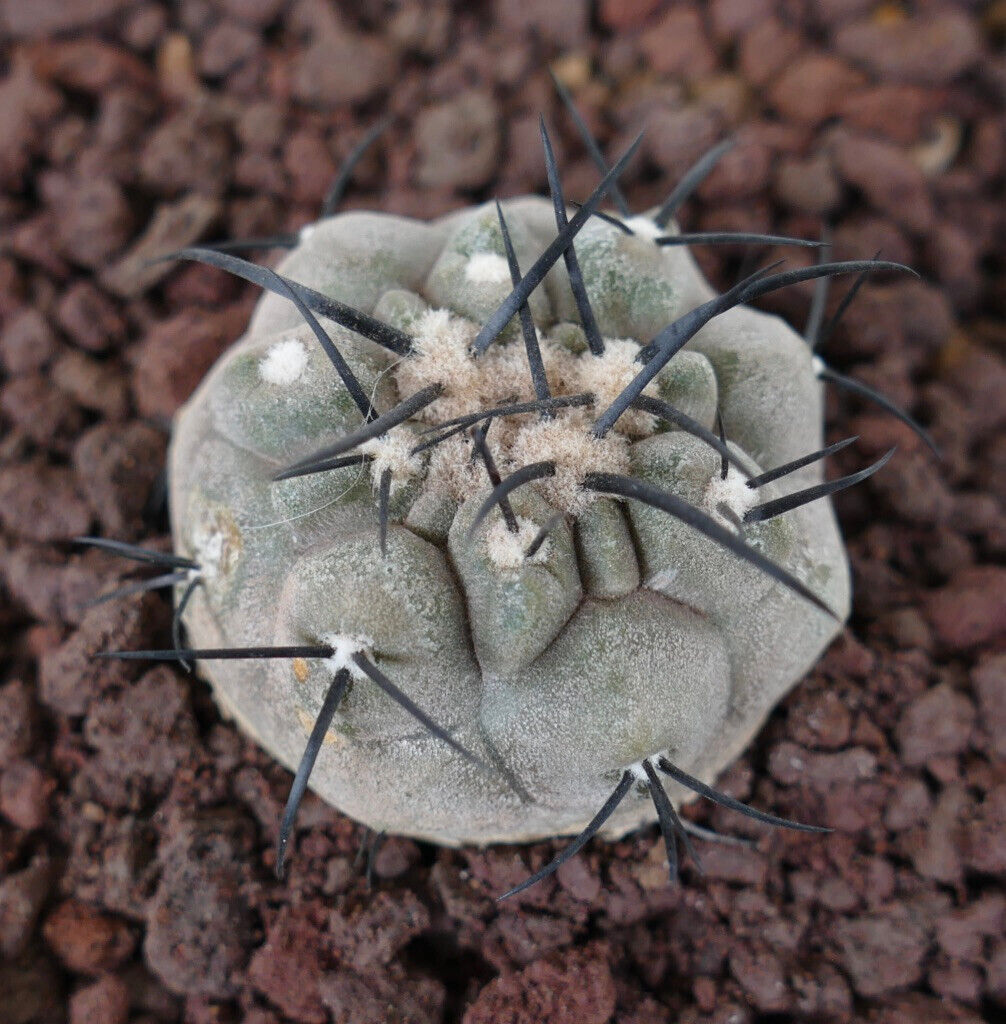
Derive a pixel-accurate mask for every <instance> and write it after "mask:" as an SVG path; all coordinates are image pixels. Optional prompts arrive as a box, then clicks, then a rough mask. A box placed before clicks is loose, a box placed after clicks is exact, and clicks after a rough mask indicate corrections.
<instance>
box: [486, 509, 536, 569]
mask: <svg viewBox="0 0 1006 1024" xmlns="http://www.w3.org/2000/svg"><path fill="white" fill-rule="evenodd" d="M539 529H541V527H539V526H538V524H537V523H535V522H532V521H531V520H530V519H526V518H525V517H524V516H517V531H516V532H513V531H511V530H510V528H509V527H508V526H507V524H506V520H505V519H504V518H503V515H502V513H499V514H494V515H493V517H492V523H491V525H490V527H489V529H488V530H487V531H486V550H487V551H488V552H489V558H490V559H491V560H492V562H493V564H494V565H495V566H496V568H497V569H519V568H520V567H521V566H522V565H525V564H528V565H538V564H539V563H541V562H544V561H545V560H546V559H547V558H548V555H549V551H550V550H551V545H552V540H551V538H550V537H546V538H545V539H544V540H543V541H542V542H541V545H540V546H539V548H538V550H537V551H536V552H535V553H534V554H533V555H531V556H530V557H528V556H527V555H525V554H524V552H525V551H527V549H528V547H529V546H530V544H531V541H533V540H534V539H535V537H537V536H538V530H539Z"/></svg>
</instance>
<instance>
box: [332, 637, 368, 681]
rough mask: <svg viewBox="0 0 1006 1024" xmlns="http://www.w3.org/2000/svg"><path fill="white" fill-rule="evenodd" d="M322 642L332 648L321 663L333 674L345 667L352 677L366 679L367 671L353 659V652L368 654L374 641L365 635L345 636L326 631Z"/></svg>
mask: <svg viewBox="0 0 1006 1024" xmlns="http://www.w3.org/2000/svg"><path fill="white" fill-rule="evenodd" d="M321 639H322V642H323V643H325V644H326V645H327V646H328V647H331V648H332V653H331V655H330V656H329V657H327V658H325V659H324V660H323V661H322V664H323V665H324V666H325V668H326V669H328V671H329V672H331V673H332V675H333V676H334V675H335V674H336V673H337V672H339V671H341V670H342V669H344V668H346V669H349V674H350V675H351V676H352V677H353V678H354V679H366V678H367V673H366V672H364V671H363V669H362V668H360V667H359V666H358V665H357V664H356V662H355V661H353V655H354V654H361V653H362V654H366V655H369V654H370V651H371V650H372V648H373V646H374V641H373V640H371V639H370V637H366V636H347V635H346V634H345V633H326V634H325V636H323V637H322V638H321Z"/></svg>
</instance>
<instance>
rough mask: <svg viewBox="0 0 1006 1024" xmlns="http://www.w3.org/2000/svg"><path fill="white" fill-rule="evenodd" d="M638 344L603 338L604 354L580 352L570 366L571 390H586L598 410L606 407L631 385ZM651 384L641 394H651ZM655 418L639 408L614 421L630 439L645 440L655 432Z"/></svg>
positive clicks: (653, 385)
mask: <svg viewBox="0 0 1006 1024" xmlns="http://www.w3.org/2000/svg"><path fill="white" fill-rule="evenodd" d="M638 355H639V344H638V342H635V341H633V340H632V339H630V338H612V339H608V338H605V339H604V352H603V353H601V355H599V356H595V355H594V354H593V353H590V354H588V353H584V354H583V355H582V356H580V357H579V358H578V359H577V360H576V362H575V364H574V366H573V376H574V380H575V383H574V390H575V391H589V392H590V393H591V394H592V395H594V397H595V405H596V406H597V408H598V409H607V408H608V406H609V405H611V403H612V402H613V401H614V400H615V399H616V398H617V397H618V396H619V395H620V394H621V393H622V392H623V391H624V390H625V389H626V388H627V387H628V386H629V384H631V383H632V381H633V380H634V379H635V377H636V374H638V373H639V371H640V370H641V369H642V366H641V365H640V364H639V363H637V362H636V356H638ZM655 393H656V384H655V382H653V381H651V382H650V383H649V384H647V386H646V387H645V388H644V389H643V394H644V395H646V394H651V395H652V394H655ZM656 425H657V419H656V417H655V416H653V415H652V414H651V413H648V412H642V411H641V410H639V409H626V410H625V412H623V413H622V415H621V416H619V418H618V427H619V430H620V431H621V432H622V433H624V434H628V435H629V436H630V437H646V436H647V435H649V434H652V433H653V431H654V430H655V429H656Z"/></svg>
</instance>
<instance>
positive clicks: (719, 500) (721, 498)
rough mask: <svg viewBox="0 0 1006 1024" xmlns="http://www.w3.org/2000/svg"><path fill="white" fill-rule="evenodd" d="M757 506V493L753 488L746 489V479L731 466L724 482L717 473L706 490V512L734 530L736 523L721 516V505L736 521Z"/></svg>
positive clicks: (728, 517) (727, 517)
mask: <svg viewBox="0 0 1006 1024" xmlns="http://www.w3.org/2000/svg"><path fill="white" fill-rule="evenodd" d="M757 504H758V493H757V491H756V490H755V488H753V487H748V485H747V478H746V477H745V476H744V474H743V473H741V472H740V470H738V469H737V467H736V466H734V465H733V464H730V465H729V466H728V467H727V476H726V479H725V480H724V479H722V478H721V477H720V474H719V473H718V472H717V473H716V475H715V476H714V477H713V478H712V480H710V481H709V486H708V487H707V488H706V494H705V505H706V511H707V512H708V513H709V514H710V515H711V516H712V517H713V518H714V519H716V520H717V521H718V522H720V523H722V524H723V525H724V526H730V527H731V528H736V526H737V523H736V522H735V521H734V520H732V519H731V518H730V516H726V515H724V514H723V511H722V509H721V506H722V505H725V506H726V507H727V508H728V509H730V511H731V512H732V513H733V514H734V516H736V517H737V519H743V518H744V513H745V512H747V511H748V510H749V509H751V508H754V506H755V505H757Z"/></svg>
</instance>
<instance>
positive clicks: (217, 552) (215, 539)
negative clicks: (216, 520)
mask: <svg viewBox="0 0 1006 1024" xmlns="http://www.w3.org/2000/svg"><path fill="white" fill-rule="evenodd" d="M190 539H191V542H192V555H193V559H192V560H193V561H194V562H198V563H199V571H200V573H201V574H202V576H203V578H204V579H207V580H211V579H213V578H214V577H215V576H216V575H217V572H218V571H219V569H220V562H221V561H222V559H223V556H224V540H225V538H224V533H223V530H210V529H206V528H200V527H197V528H196V529H195V530H193V532H192V537H191V538H190Z"/></svg>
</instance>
